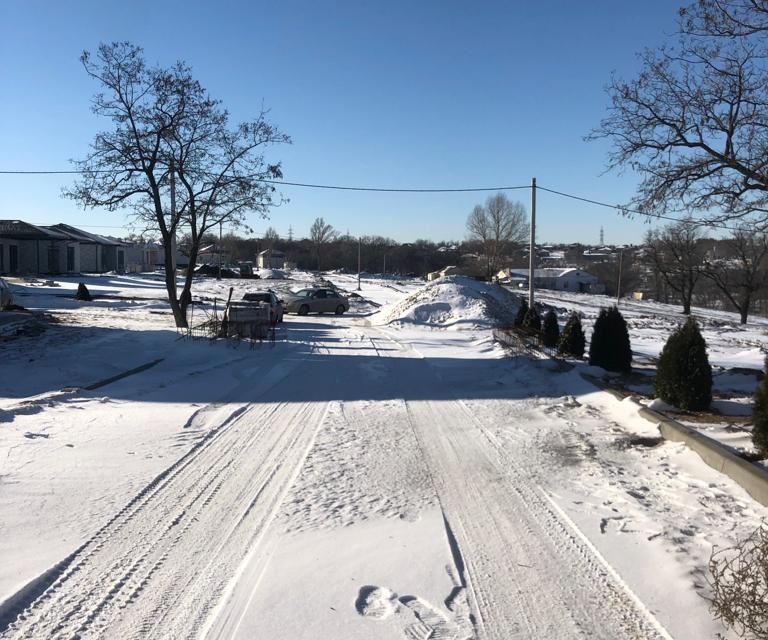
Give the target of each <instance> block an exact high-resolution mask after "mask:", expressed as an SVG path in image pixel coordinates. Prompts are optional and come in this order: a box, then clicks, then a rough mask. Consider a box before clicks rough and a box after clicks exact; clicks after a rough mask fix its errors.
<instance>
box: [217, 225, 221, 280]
mask: <svg viewBox="0 0 768 640" xmlns="http://www.w3.org/2000/svg"><path fill="white" fill-rule="evenodd" d="M221 224H222V223H221V221H219V251H218V253H219V275H218V276H216V279H217V280H221Z"/></svg>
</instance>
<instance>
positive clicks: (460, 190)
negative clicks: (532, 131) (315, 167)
mask: <svg viewBox="0 0 768 640" xmlns="http://www.w3.org/2000/svg"><path fill="white" fill-rule="evenodd" d="M83 173H90V174H98V173H110V172H109V171H107V170H85V171H75V170H73V169H71V170H64V171H6V170H3V171H0V175H17V176H18V175H21V176H34V175H75V174H83ZM260 182H265V183H267V184H277V185H281V186H288V187H304V188H306V189H334V190H337V191H376V192H384V193H468V192H473V191H514V190H516V189H530V186H529V185H521V186H502V187H460V188H456V189H447V188H418V189H402V188H398V187H354V186H346V185H336V184H312V183H307V182H286V181H284V180H260Z"/></svg>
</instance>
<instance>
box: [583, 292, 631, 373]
mask: <svg viewBox="0 0 768 640" xmlns="http://www.w3.org/2000/svg"><path fill="white" fill-rule="evenodd" d="M589 364H592V365H596V366H598V367H602V368H603V369H605V370H606V371H618V372H621V373H626V372H629V371H630V370H631V369H632V348H631V347H630V345H629V331H627V323H626V322H625V320H624V316H622V315H621V312H620V311H619V309H618V307H616V306H613V307H609V308H607V309H606V308H605V307H604V308H602V309H600V314H599V315H598V316H597V320H596V321H595V328H594V330H593V331H592V340H591V341H590V343H589Z"/></svg>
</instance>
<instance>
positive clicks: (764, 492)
mask: <svg viewBox="0 0 768 640" xmlns="http://www.w3.org/2000/svg"><path fill="white" fill-rule="evenodd" d="M630 399H631V400H632V402H634V403H635V404H636V405H638V407H639V408H638V410H637V413H638V415H639V416H640V417H642V418H645V419H646V420H648V421H649V422H653V423H655V424H656V426H657V427H658V429H659V431H660V432H661V435H662V437H663V438H664V439H665V440H672V441H673V442H683V443H684V444H685V445H686V446H687V447H688V448H689V449H691V450H692V451H695V452H696V453H697V454H698V455H699V457H700V458H701V459H702V460H703V461H704V462H706V463H707V464H708V465H709V466H710V467H712V468H713V469H715V470H717V471H719V472H720V473H724V474H725V475H727V476H728V477H729V478H731V480H733V481H735V482H737V483H738V484H739V485H741V487H742V488H743V489H744V490H745V491H746V492H747V493H748V494H749V495H750V496H752V497H753V498H754V499H755V500H757V501H758V502H759V503H760V504H762V505H763V506H768V469H764V468H762V467H758V466H757V465H756V464H753V463H751V462H747V461H746V460H744V459H743V458H740V457H739V456H737V455H736V454H734V453H733V451H731V450H730V449H729V448H728V447H727V446H725V445H723V444H721V443H720V442H718V441H717V440H714V439H713V438H710V437H709V436H705V435H704V434H702V433H700V432H698V431H696V429H693V428H691V427H687V426H685V425H684V424H682V423H680V422H678V421H677V420H673V419H672V418H669V417H667V416H665V415H663V414H661V413H658V412H657V411H654V410H653V409H649V408H648V407H645V406H643V405H642V404H640V402H639V401H638V400H637V399H636V398H630Z"/></svg>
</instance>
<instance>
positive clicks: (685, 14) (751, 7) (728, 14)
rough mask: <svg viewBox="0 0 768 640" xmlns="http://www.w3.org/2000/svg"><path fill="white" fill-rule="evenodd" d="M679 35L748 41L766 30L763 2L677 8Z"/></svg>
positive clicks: (702, 2) (732, 0)
mask: <svg viewBox="0 0 768 640" xmlns="http://www.w3.org/2000/svg"><path fill="white" fill-rule="evenodd" d="M680 18H681V20H680V27H681V31H682V32H683V33H686V34H689V35H694V36H701V37H710V36H714V37H724V38H750V37H752V36H759V35H760V34H762V33H763V32H765V31H768V4H766V2H765V0H698V1H697V2H694V3H693V4H691V5H690V6H688V7H684V8H682V9H680Z"/></svg>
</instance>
